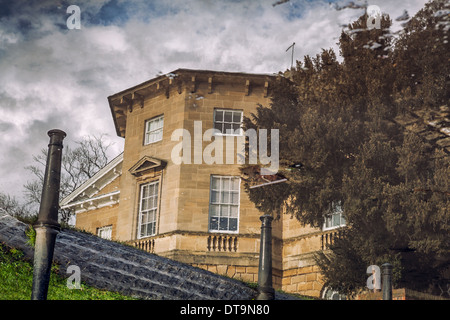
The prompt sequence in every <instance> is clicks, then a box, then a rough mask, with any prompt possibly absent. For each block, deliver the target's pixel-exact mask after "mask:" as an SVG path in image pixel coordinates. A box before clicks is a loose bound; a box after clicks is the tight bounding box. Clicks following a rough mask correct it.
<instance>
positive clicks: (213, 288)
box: [0, 211, 287, 300]
mask: <svg viewBox="0 0 450 320" xmlns="http://www.w3.org/2000/svg"><path fill="white" fill-rule="evenodd" d="M27 227H28V226H27V225H26V224H25V223H23V222H20V221H18V220H17V219H15V218H13V217H11V216H9V215H8V214H7V213H5V212H4V211H0V242H3V243H5V244H6V245H8V246H10V247H14V248H17V249H21V250H22V251H24V252H25V254H26V256H27V257H28V258H30V259H32V257H33V252H34V250H33V249H32V248H31V247H30V246H29V245H28V244H27V240H28V239H27V237H26V235H25V231H26V229H27ZM54 260H56V261H57V262H58V263H59V264H60V265H61V267H60V271H61V274H65V272H66V269H67V267H68V266H69V265H76V266H78V267H79V268H80V270H81V281H82V282H84V283H86V284H88V285H91V286H94V287H97V288H100V289H106V290H110V291H117V292H121V293H123V294H126V295H131V296H137V297H142V298H145V299H173V300H176V299H188V300H209V299H219V300H240V299H245V300H246V299H253V298H254V297H255V295H256V292H255V290H253V289H251V288H249V287H248V286H247V285H245V284H244V283H242V282H240V281H237V280H234V279H229V278H227V277H223V276H220V275H217V274H214V273H212V272H209V271H207V270H203V269H200V268H196V267H193V266H189V265H186V264H183V263H180V262H177V261H174V260H170V259H167V258H164V257H160V256H157V255H154V254H151V253H148V252H144V251H142V250H139V249H136V248H133V247H131V246H127V245H123V244H120V243H116V242H112V241H108V240H105V239H102V238H99V237H97V236H94V235H91V234H88V233H82V232H76V231H73V230H62V231H61V232H60V233H59V234H58V237H57V240H56V245H55V254H54ZM68 276H69V274H68ZM73 290H75V289H73ZM279 298H282V299H283V298H287V297H286V296H285V295H281V294H278V293H277V299H279Z"/></svg>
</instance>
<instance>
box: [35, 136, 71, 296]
mask: <svg viewBox="0 0 450 320" xmlns="http://www.w3.org/2000/svg"><path fill="white" fill-rule="evenodd" d="M47 134H48V136H49V137H50V143H49V145H48V154H47V163H46V166H45V175H44V185H43V188H42V195H41V204H40V207H39V216H38V220H37V222H36V223H35V224H34V225H33V226H34V228H35V230H36V244H35V249H34V265H33V287H32V290H31V300H46V299H47V292H48V284H49V281H50V269H51V266H52V260H53V251H54V248H55V241H56V236H57V234H58V233H59V230H60V225H59V223H58V209H59V187H60V180H61V159H62V148H63V143H62V141H63V140H64V138H65V137H66V133H65V132H64V131H61V130H58V129H54V130H50V131H49V132H48V133H47Z"/></svg>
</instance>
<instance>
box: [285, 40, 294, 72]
mask: <svg viewBox="0 0 450 320" xmlns="http://www.w3.org/2000/svg"><path fill="white" fill-rule="evenodd" d="M294 46H295V42H294V43H292V44H291V45H290V47H289V48H287V49H286V52H288V51H289V49H291V48H292V55H291V70H292V67H293V66H294Z"/></svg>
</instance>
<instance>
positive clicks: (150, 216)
mask: <svg viewBox="0 0 450 320" xmlns="http://www.w3.org/2000/svg"><path fill="white" fill-rule="evenodd" d="M152 186H153V190H154V193H153V194H150V193H148V194H147V195H146V197H144V189H145V188H150V187H152ZM144 200H147V202H144ZM150 201H151V203H150ZM144 203H146V205H145V208H144ZM158 209H159V180H157V181H152V182H149V183H144V184H142V185H141V186H140V190H139V212H138V229H137V238H138V239H142V238H146V237H151V236H154V235H155V234H156V221H157V215H158ZM144 220H145V222H144ZM144 224H145V225H146V227H145V232H142V231H143V230H142V227H143V225H144ZM152 224H153V225H152ZM149 225H150V228H151V230H150V233H149V232H148V227H149Z"/></svg>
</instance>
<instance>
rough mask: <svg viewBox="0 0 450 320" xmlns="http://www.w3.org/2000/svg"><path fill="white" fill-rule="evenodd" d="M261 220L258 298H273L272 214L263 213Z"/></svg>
mask: <svg viewBox="0 0 450 320" xmlns="http://www.w3.org/2000/svg"><path fill="white" fill-rule="evenodd" d="M259 219H260V220H261V222H262V223H261V243H260V251H259V269H258V296H257V297H256V300H273V299H274V298H275V290H274V289H273V287H272V220H273V217H272V216H271V215H267V214H265V215H263V216H261V217H260V218H259Z"/></svg>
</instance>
